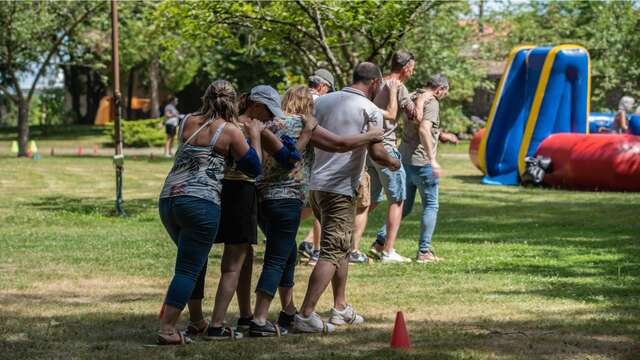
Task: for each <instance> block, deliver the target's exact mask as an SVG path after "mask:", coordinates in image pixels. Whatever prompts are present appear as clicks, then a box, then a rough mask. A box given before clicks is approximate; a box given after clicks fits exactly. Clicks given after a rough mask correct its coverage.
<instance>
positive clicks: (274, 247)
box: [256, 199, 302, 296]
mask: <svg viewBox="0 0 640 360" xmlns="http://www.w3.org/2000/svg"><path fill="white" fill-rule="evenodd" d="M301 212H302V201H300V200H297V199H277V200H264V201H261V202H260V205H259V211H258V217H259V221H260V228H261V229H262V232H263V233H264V234H265V236H266V237H267V243H266V246H265V251H264V265H263V266H262V274H260V279H258V285H257V286H256V291H260V292H263V293H265V294H267V295H270V296H274V295H275V294H276V290H277V289H278V287H283V288H291V287H293V276H294V272H295V269H296V257H297V246H296V234H297V233H298V227H299V226H300V213H301Z"/></svg>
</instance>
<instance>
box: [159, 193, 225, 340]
mask: <svg viewBox="0 0 640 360" xmlns="http://www.w3.org/2000/svg"><path fill="white" fill-rule="evenodd" d="M173 211H174V214H175V219H176V223H177V224H178V225H179V226H180V228H181V229H180V234H179V238H178V254H177V257H176V266H175V274H174V277H173V279H172V280H171V284H170V285H169V289H168V290H167V295H166V298H165V311H164V313H163V316H162V318H161V331H162V332H163V333H165V334H173V333H174V332H175V323H176V321H177V319H178V317H179V315H180V312H181V311H182V309H184V306H185V305H186V303H187V302H188V300H189V298H190V297H191V295H192V293H193V290H194V288H195V285H196V282H197V280H198V277H199V276H200V274H201V273H202V270H203V268H204V266H205V264H206V262H207V258H208V256H209V251H210V250H211V247H212V245H213V240H214V239H215V235H216V232H217V229H218V221H219V216H220V208H219V207H218V206H217V205H215V204H213V203H211V202H209V201H207V200H203V199H199V198H194V197H189V196H184V197H179V198H177V199H176V200H175V202H174V210H173Z"/></svg>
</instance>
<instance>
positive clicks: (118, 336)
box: [0, 311, 640, 360]
mask: <svg viewBox="0 0 640 360" xmlns="http://www.w3.org/2000/svg"><path fill="white" fill-rule="evenodd" d="M5 315H8V316H5V317H3V318H2V320H0V326H1V327H2V328H3V329H5V330H6V331H8V334H11V336H7V334H5V336H3V337H2V338H1V339H0V347H2V348H3V349H4V354H11V355H12V356H13V357H12V358H14V359H26V358H58V357H65V358H89V357H91V358H97V359H102V358H114V359H115V358H147V359H156V358H167V357H170V358H173V357H193V358H213V359H230V358H233V359H252V358H256V357H260V358H266V359H299V358H308V359H385V358H399V359H424V358H430V359H445V360H446V359H461V358H465V359H467V358H473V359H478V358H480V359H483V358H495V357H496V356H498V357H503V356H504V357H508V358H514V359H532V358H549V357H552V358H566V357H571V358H591V357H598V358H601V357H605V358H620V359H625V358H626V359H632V358H633V356H634V355H635V354H637V352H638V351H639V350H640V346H639V344H638V343H637V342H636V341H634V340H633V339H630V338H628V337H626V336H624V330H625V329H627V328H630V327H633V326H634V324H633V323H631V322H630V321H622V322H617V323H616V324H612V323H607V322H605V323H600V324H592V323H591V322H590V321H589V320H581V319H574V318H573V317H572V316H571V315H573V314H563V315H565V316H564V317H563V318H562V319H556V318H547V319H544V320H542V321H532V320H531V321H530V320H502V319H491V320H483V319H480V320H470V321H431V322H424V321H420V322H417V321H411V320H409V321H408V322H407V327H408V329H409V332H410V336H411V340H412V343H413V347H414V348H413V349H412V350H411V351H405V352H403V351H400V352H397V351H392V350H391V349H389V340H390V333H391V326H392V324H393V320H392V319H381V318H378V319H376V318H374V319H368V321H367V323H366V325H364V326H360V327H353V328H348V329H340V330H339V331H338V332H337V333H335V334H331V335H328V336H319V335H302V334H292V335H288V336H285V337H283V338H270V339H242V340H238V341H216V342H204V341H197V342H196V343H195V344H192V345H189V346H185V347H164V348H162V347H153V348H148V347H145V344H149V343H152V342H153V341H154V338H155V335H154V334H155V331H156V329H157V327H158V325H159V324H158V320H157V316H156V315H155V314H135V313H132V312H117V311H110V312H92V311H87V312H85V313H82V314H77V315H67V316H53V317H45V316H24V317H22V316H12V315H10V314H5ZM230 315H231V314H230ZM575 315H576V316H579V315H580V314H575ZM567 319H569V320H567Z"/></svg>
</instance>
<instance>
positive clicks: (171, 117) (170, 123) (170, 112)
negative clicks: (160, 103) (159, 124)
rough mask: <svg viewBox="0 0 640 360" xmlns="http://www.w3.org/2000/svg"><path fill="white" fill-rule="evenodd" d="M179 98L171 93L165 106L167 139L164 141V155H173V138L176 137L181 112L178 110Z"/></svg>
mask: <svg viewBox="0 0 640 360" xmlns="http://www.w3.org/2000/svg"><path fill="white" fill-rule="evenodd" d="M176 106H178V98H177V97H175V96H174V95H171V97H170V98H169V103H167V105H166V106H165V107H164V129H165V133H166V135H167V136H166V139H165V141H164V156H165V157H172V156H173V138H175V137H176V129H177V127H178V124H179V122H180V113H179V112H178V108H177V107H176Z"/></svg>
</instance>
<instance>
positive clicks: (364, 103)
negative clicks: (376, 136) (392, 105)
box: [294, 62, 400, 333]
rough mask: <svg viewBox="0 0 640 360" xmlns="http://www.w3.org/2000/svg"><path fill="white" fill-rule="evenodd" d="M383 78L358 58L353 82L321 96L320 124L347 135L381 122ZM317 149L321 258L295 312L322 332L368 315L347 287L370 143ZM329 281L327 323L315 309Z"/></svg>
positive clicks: (301, 322) (309, 328)
mask: <svg viewBox="0 0 640 360" xmlns="http://www.w3.org/2000/svg"><path fill="white" fill-rule="evenodd" d="M381 80H382V73H381V72H380V68H379V67H378V66H377V65H375V64H373V63H369V62H364V63H361V64H358V65H357V66H356V68H355V70H354V74H353V84H352V85H351V86H349V87H346V88H344V89H343V90H341V91H338V92H334V93H331V94H327V95H325V96H323V97H321V98H319V99H318V100H317V101H316V104H315V106H316V112H315V115H316V119H317V121H318V123H319V124H320V126H322V127H325V128H326V129H327V130H329V131H331V132H333V133H335V134H340V135H342V136H349V135H357V134H361V133H363V132H366V131H367V130H368V129H373V128H381V127H382V114H381V113H380V110H379V109H378V108H377V107H376V106H375V104H373V103H372V102H371V100H370V99H371V98H372V94H373V93H374V91H375V89H376V88H377V87H378V86H379V84H380V81H381ZM314 145H316V144H315V143H314ZM316 147H317V146H316ZM368 149H369V151H370V153H371V157H372V159H373V160H374V161H376V162H379V163H381V164H384V165H386V166H388V167H390V168H392V169H393V170H397V169H399V168H400V162H399V161H398V160H397V159H393V158H391V157H390V156H389V155H388V153H387V152H386V150H385V149H384V146H383V145H382V144H381V143H375V144H370V145H369V146H368ZM315 155H316V157H315V160H314V163H313V169H312V175H311V181H310V185H309V189H310V196H311V205H312V207H313V211H314V213H315V215H316V218H318V219H319V220H320V224H321V225H322V231H321V240H320V260H319V261H318V264H317V265H316V266H315V268H314V269H313V272H312V273H311V277H310V278H309V285H308V287H307V292H306V295H305V298H304V302H303V303H302V307H301V309H300V313H299V314H297V315H296V316H295V320H294V328H295V329H296V330H297V331H300V332H316V333H317V332H331V331H333V330H334V325H343V324H359V323H362V322H363V321H364V319H363V318H362V316H360V315H358V314H356V312H355V310H354V309H353V307H352V306H351V305H350V304H348V303H347V298H346V287H347V276H348V266H349V262H348V255H349V252H350V251H351V232H352V230H353V222H354V217H355V199H356V191H357V189H358V185H359V181H360V176H361V175H362V168H363V166H364V162H365V157H366V155H367V149H363V148H361V149H356V150H352V151H348V152H345V153H332V152H328V151H324V150H321V148H316V151H315ZM330 282H331V283H332V288H333V300H334V305H333V308H332V309H331V317H330V320H329V321H330V324H327V323H325V322H324V321H322V319H321V318H320V316H319V315H318V314H316V313H315V312H314V310H315V307H316V305H317V303H318V300H319V299H320V297H321V296H322V293H323V292H324V290H325V289H326V288H327V286H328V285H329V283H330Z"/></svg>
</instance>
